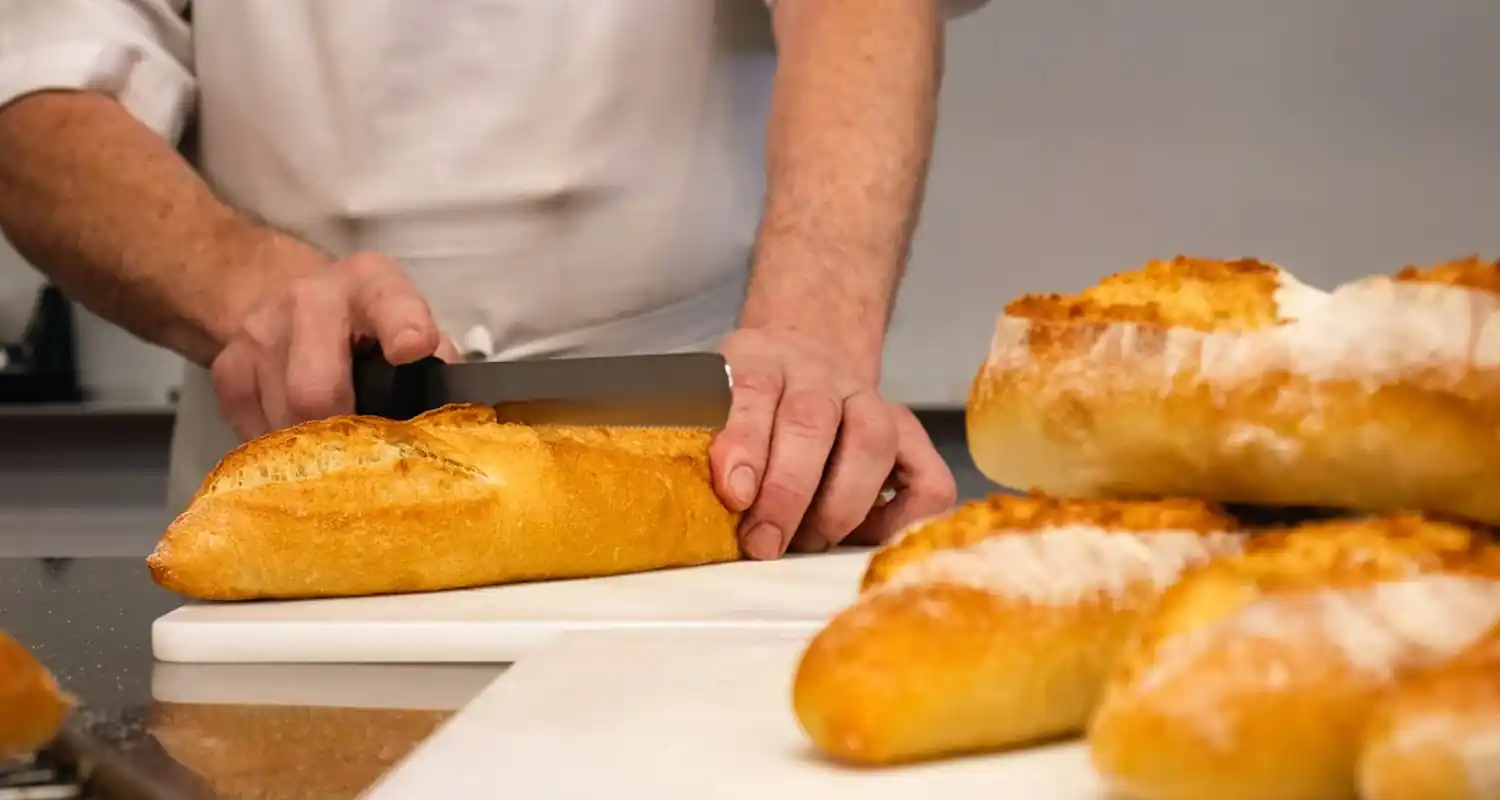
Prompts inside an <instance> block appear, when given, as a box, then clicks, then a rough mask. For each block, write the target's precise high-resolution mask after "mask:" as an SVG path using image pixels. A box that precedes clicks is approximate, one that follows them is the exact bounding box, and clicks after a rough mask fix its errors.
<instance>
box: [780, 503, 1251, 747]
mask: <svg viewBox="0 0 1500 800" xmlns="http://www.w3.org/2000/svg"><path fill="white" fill-rule="evenodd" d="M1235 527H1236V526H1235V521H1234V520H1233V519H1232V518H1230V517H1229V516H1227V515H1226V514H1224V513H1223V512H1222V511H1220V510H1219V509H1218V508H1217V507H1216V506H1214V505H1213V504H1209V503H1203V502H1199V501H1193V500H1164V501H1156V502H1147V501H1139V502H1114V501H1077V502H1074V501H1064V500H1056V499H1053V498H1049V497H1046V496H1042V495H1032V496H1027V497H1021V496H1008V495H997V496H994V497H991V498H989V499H987V500H979V501H973V502H969V503H965V504H963V505H962V506H960V507H958V508H956V509H954V510H953V511H951V512H949V513H947V514H943V515H941V516H938V517H935V518H932V519H929V520H926V521H923V522H919V523H917V524H916V525H914V526H912V527H910V528H908V529H907V530H906V531H905V532H903V534H902V535H901V536H900V537H899V539H897V540H896V541H894V542H893V543H891V544H890V545H888V546H887V547H886V548H884V549H882V550H881V551H879V552H878V553H877V554H876V555H875V556H874V558H872V560H871V562H870V565H869V567H868V570H867V572H866V574H865V577H864V580H863V583H862V587H861V593H860V596H859V598H858V599H857V600H856V601H855V602H854V603H853V605H851V606H850V607H849V608H848V609H846V610H844V611H843V612H842V613H840V614H838V615H837V616H835V617H834V618H833V619H832V620H831V621H830V622H829V623H828V624H827V625H826V626H825V627H824V628H823V629H822V630H821V631H820V632H819V633H818V634H817V635H816V636H815V637H814V638H813V639H812V640H811V642H810V643H809V644H808V646H807V648H806V650H805V652H804V653H803V655H802V658H801V660H800V662H799V664H798V667H797V671H796V676H795V679H794V683H793V706H794V709H795V712H796V715H797V718H798V721H799V722H800V724H801V726H802V728H803V730H804V731H805V732H806V733H807V735H808V737H809V738H810V739H811V740H812V742H813V743H814V744H815V745H816V746H817V747H818V748H819V749H820V750H821V751H823V752H824V753H825V754H826V755H828V756H830V757H832V758H834V759H836V760H840V761H844V762H849V763H856V764H890V763H896V762H904V761H915V760H923V759H929V758H935V757H940V756H946V755H956V754H961V753H967V752H975V751H982V750H994V749H1001V748H1006V747H1011V746H1016V745H1021V744H1027V743H1034V742H1038V741H1041V740H1045V739H1048V738H1055V737H1060V736H1064V735H1068V734H1075V733H1078V732H1079V731H1080V730H1081V729H1082V727H1083V725H1084V723H1085V721H1086V720H1087V717H1088V715H1089V713H1090V711H1091V710H1092V708H1093V706H1094V703H1095V701H1096V699H1097V696H1098V693H1099V691H1100V689H1101V687H1102V684H1103V681H1104V677H1105V674H1106V670H1107V668H1108V665H1109V663H1110V662H1111V661H1112V659H1113V657H1114V654H1115V652H1116V650H1117V649H1118V647H1119V646H1120V643H1121V642H1122V641H1123V640H1124V638H1125V636H1126V634H1127V633H1128V631H1129V630H1130V629H1131V627H1132V626H1133V625H1134V624H1135V622H1136V620H1137V619H1138V618H1139V616H1140V614H1141V613H1142V612H1143V610H1144V609H1145V608H1147V607H1148V606H1149V605H1150V603H1151V602H1152V601H1153V600H1154V599H1155V597H1156V596H1157V595H1158V593H1159V592H1160V591H1161V590H1163V589H1164V588H1165V587H1166V586H1167V585H1168V584H1170V583H1171V582H1172V581H1173V580H1174V579H1175V578H1176V577H1177V575H1178V574H1179V573H1180V572H1181V571H1182V570H1183V569H1184V568H1186V567H1188V566H1189V565H1193V564H1199V563H1203V562H1206V561H1208V560H1210V559H1212V558H1214V557H1215V556H1218V555H1223V554H1227V553H1232V552H1236V551H1237V550H1238V549H1239V547H1240V544H1241V534H1239V533H1238V532H1237V531H1236V530H1235Z"/></svg>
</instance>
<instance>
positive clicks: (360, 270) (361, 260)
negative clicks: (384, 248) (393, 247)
mask: <svg viewBox="0 0 1500 800" xmlns="http://www.w3.org/2000/svg"><path fill="white" fill-rule="evenodd" d="M394 264H395V262H394V261H392V260H391V259H390V258H389V257H387V256H384V255H381V254H380V253H373V252H369V251H363V252H359V253H355V254H353V255H350V256H347V257H345V258H344V259H343V260H341V261H340V262H339V267H340V271H342V272H346V273H349V274H352V275H361V276H363V275H369V274H371V273H378V272H385V271H388V270H389V269H390V268H391V266H392V265H394Z"/></svg>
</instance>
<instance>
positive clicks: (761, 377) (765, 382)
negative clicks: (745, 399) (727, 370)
mask: <svg viewBox="0 0 1500 800" xmlns="http://www.w3.org/2000/svg"><path fill="white" fill-rule="evenodd" d="M731 375H732V379H733V382H734V391H735V393H736V394H746V395H752V396H764V395H770V396H776V395H779V394H781V386H782V384H781V373H780V372H778V371H776V370H774V369H766V368H764V367H749V368H745V369H741V370H733V372H732V373H731Z"/></svg>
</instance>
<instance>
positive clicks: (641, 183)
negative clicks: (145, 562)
mask: <svg viewBox="0 0 1500 800" xmlns="http://www.w3.org/2000/svg"><path fill="white" fill-rule="evenodd" d="M770 2H774V0H770ZM983 2H984V0H956V2H950V4H949V6H950V7H949V9H948V11H949V12H950V14H951V13H958V12H962V11H967V10H970V9H972V8H974V7H977V6H979V5H982V4H983ZM773 70H774V49H773V40H772V38H771V35H770V28H769V15H768V14H767V12H766V9H765V6H764V5H763V4H762V3H761V2H759V0H444V2H427V1H426V0H197V2H192V3H190V2H189V0H0V104H4V103H6V102H9V101H10V100H13V99H15V98H17V97H20V96H22V95H24V94H27V93H30V92H33V91H37V90H42V89H47V88H79V87H87V88H91V89H94V90H98V91H101V92H104V93H106V94H108V95H111V96H113V97H114V98H116V99H117V100H118V101H119V102H121V103H122V104H123V105H124V107H125V108H126V109H128V110H129V111H130V112H131V113H132V114H133V115H135V116H136V117H137V118H138V119H140V120H141V121H142V122H143V123H145V124H146V125H148V126H150V127H151V128H152V129H153V130H155V131H157V132H158V133H160V134H161V135H162V136H164V137H167V138H169V139H172V140H176V139H177V138H178V137H180V136H181V135H182V133H183V130H184V128H185V126H186V125H187V124H188V121H189V119H190V117H191V112H192V111H193V110H194V109H196V111H197V117H196V121H197V124H198V127H199V130H198V137H197V162H198V163H197V165H198V167H199V169H200V170H201V171H202V173H203V175H204V176H205V177H206V179H207V180H208V182H209V183H210V184H211V185H212V186H213V188H214V190H215V191H216V192H217V193H218V195H219V196H220V197H221V198H222V199H223V200H225V201H226V202H228V203H229V204H231V205H233V206H235V207H237V208H240V209H243V210H245V211H248V212H251V213H253V214H255V215H257V216H258V217H260V218H262V219H264V220H266V221H267V222H268V223H270V224H272V225H275V226H277V227H279V228H281V229H283V230H286V231H289V232H291V233H293V234H295V235H297V236H299V237H301V238H303V239H305V240H307V241H310V242H312V243H314V244H316V245H318V246H320V247H322V248H324V249H325V250H328V251H330V252H333V253H336V254H349V253H354V252H359V251H379V252H382V253H385V254H387V255H390V256H392V257H394V258H396V259H397V260H398V261H400V262H401V263H402V264H403V265H404V267H405V268H406V270H407V272H408V274H409V275H410V276H411V278H412V280H413V281H414V282H415V283H416V285H417V286H418V288H419V289H421V291H422V292H423V294H424V295H425V297H426V298H427V300H428V302H429V304H430V305H431V307H432V309H433V313H434V316H435V318H436V319H437V321H438V324H439V326H440V327H441V328H442V329H443V331H444V332H445V333H446V334H448V335H449V336H450V337H452V338H453V340H454V341H455V342H457V343H458V344H459V346H460V348H461V349H466V350H468V351H471V354H473V355H478V356H482V357H484V358H492V359H512V358H527V357H549V356H578V355H610V354H626V353H637V352H665V351H673V350H684V349H704V348H710V347H712V346H714V344H715V343H716V342H717V340H718V339H719V337H721V336H722V335H723V334H724V333H726V332H728V330H730V328H731V327H732V325H733V323H734V320H735V316H736V314H737V312H738V309H739V305H740V303H741V301H742V299H743V293H744V287H745V279H746V275H747V266H748V262H749V257H750V249H751V243H752V239H753V237H754V232H755V226H756V223H757V220H758V213H759V207H760V202H761V199H762V194H763V190H764V179H763V170H762V162H761V151H762V144H763V140H764V135H763V128H764V124H765V122H764V116H765V113H766V110H767V105H768V99H769V89H770V81H771V76H772V73H773ZM235 443H236V442H235V438H234V435H233V433H232V432H231V431H230V430H229V428H228V427H227V426H226V425H225V424H224V422H223V421H222V420H221V419H220V418H219V415H218V412H217V405H216V402H215V400H214V398H213V393H212V388H211V386H210V383H209V379H208V375H207V372H206V371H205V370H203V369H200V368H198V367H196V366H192V365H189V366H188V367H187V371H186V375H185V376H184V381H183V387H182V395H181V399H180V404H179V410H178V419H177V428H176V432H175V434H174V441H173V446H172V468H171V473H172V475H171V478H170V481H169V483H170V487H169V498H168V503H169V505H170V506H171V507H172V509H173V510H174V511H175V510H178V509H181V508H182V507H183V506H184V505H185V504H186V502H187V500H188V498H189V497H190V496H191V494H192V492H193V491H194V490H195V489H196V488H197V485H198V483H199V482H200V481H201V480H202V477H203V476H204V475H205V474H206V473H207V472H208V471H209V470H210V469H211V468H212V467H213V465H214V464H215V463H216V462H217V461H218V460H219V459H220V458H221V457H222V456H223V455H224V453H225V452H227V451H228V450H229V449H230V448H231V447H233V446H234V444H235Z"/></svg>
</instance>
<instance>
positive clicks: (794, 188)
mask: <svg viewBox="0 0 1500 800" xmlns="http://www.w3.org/2000/svg"><path fill="white" fill-rule="evenodd" d="M775 26H776V37H777V47H778V51H779V65H778V68H777V75H776V80H775V84H774V89H773V95H772V102H771V118H770V122H769V127H768V130H767V144H766V162H767V196H766V204H765V208H764V213H763V216H762V221H761V229H760V234H759V238H758V241H757V243H756V258H755V268H754V273H753V276H752V279H751V283H750V291H749V295H748V296H747V298H746V304H745V309H744V312H743V314H742V316H741V320H740V323H741V325H744V326H748V327H779V328H791V329H800V330H803V331H805V332H807V333H811V334H815V335H821V336H823V337H825V338H826V339H827V341H828V344H829V345H830V346H832V347H835V348H836V349H838V350H839V351H840V353H841V355H843V356H844V357H847V358H849V359H851V360H853V362H854V363H855V364H857V365H858V367H859V368H860V369H862V370H863V371H865V372H866V373H867V374H868V375H869V377H871V378H872V379H875V378H878V375H879V362H880V354H881V350H882V348H883V345H884V340H885V329H886V325H887V323H888V322H889V319H890V313H891V306H892V304H893V302H894V298H895V293H896V286H897V284H898V282H899V280H900V276H901V272H902V270H903V268H904V265H905V262H906V257H907V252H908V250H909V247H910V242H911V235H912V230H913V228H914V227H915V224H916V219H917V214H918V209H919V206H920V203H921V197H922V192H923V182H924V179H925V176H926V172H927V162H928V157H929V155H930V153H931V150H932V137H933V128H934V124H935V118H936V100H937V89H938V82H939V74H940V69H941V66H940V65H941V55H942V54H941V49H942V22H941V19H940V16H939V12H938V10H937V2H936V1H935V0H779V2H778V3H777V6H776V10H775Z"/></svg>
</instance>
